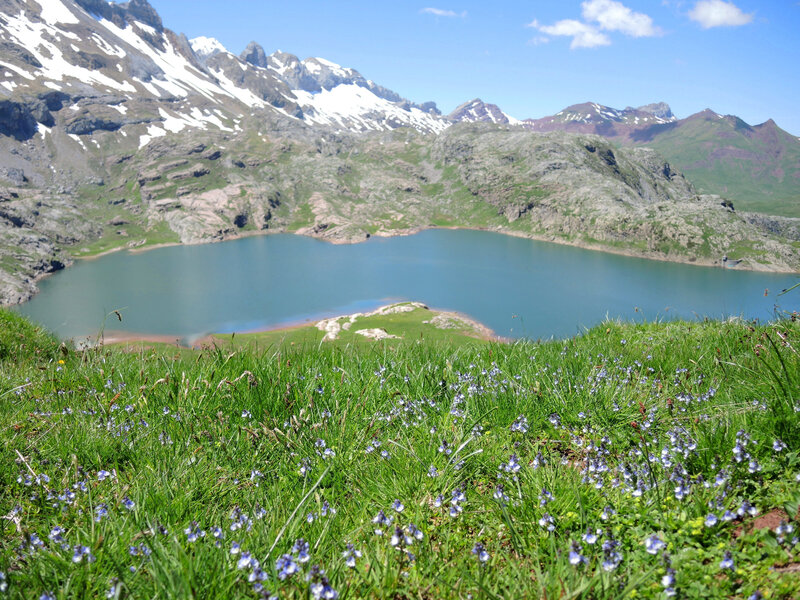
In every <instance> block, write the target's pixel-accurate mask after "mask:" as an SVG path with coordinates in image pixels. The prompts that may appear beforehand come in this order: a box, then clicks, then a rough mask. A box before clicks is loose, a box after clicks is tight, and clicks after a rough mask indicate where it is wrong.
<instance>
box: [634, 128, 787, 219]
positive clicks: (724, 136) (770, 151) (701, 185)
mask: <svg viewBox="0 0 800 600" xmlns="http://www.w3.org/2000/svg"><path fill="white" fill-rule="evenodd" d="M660 128H661V132H660V133H657V134H656V135H655V136H654V137H653V138H652V139H651V140H644V143H645V144H646V145H647V146H650V147H652V148H655V149H656V150H658V151H659V152H660V153H661V154H662V155H663V156H664V157H665V158H667V160H669V161H670V162H671V163H672V164H673V165H674V166H675V167H677V168H678V169H680V170H681V171H682V172H683V173H684V174H685V175H686V177H687V178H688V179H689V180H690V181H691V182H692V183H693V184H694V185H695V187H697V190H698V191H699V192H701V193H706V194H719V195H721V196H724V197H726V198H729V199H731V200H733V202H734V205H735V206H736V208H737V209H740V210H748V211H756V212H763V213H767V214H772V215H782V216H786V217H800V142H798V140H797V138H795V137H794V136H792V135H790V134H788V133H787V132H785V131H783V130H782V129H780V128H779V127H777V126H776V125H775V124H774V123H773V122H771V121H768V122H767V123H764V124H762V125H757V126H755V127H751V126H749V125H747V124H746V123H744V122H743V121H742V120H741V119H737V118H736V117H719V116H717V115H714V114H713V113H700V114H698V115H694V116H693V117H690V118H688V119H686V120H684V121H681V122H680V124H679V126H677V127H674V128H671V127H667V126H660Z"/></svg>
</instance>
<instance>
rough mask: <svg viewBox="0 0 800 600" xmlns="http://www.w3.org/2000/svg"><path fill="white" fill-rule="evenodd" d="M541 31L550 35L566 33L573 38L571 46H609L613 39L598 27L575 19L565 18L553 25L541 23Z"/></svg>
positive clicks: (573, 47) (539, 27)
mask: <svg viewBox="0 0 800 600" xmlns="http://www.w3.org/2000/svg"><path fill="white" fill-rule="evenodd" d="M538 29H539V31H541V32H542V33H546V34H548V35H564V36H569V37H571V38H572V43H571V44H570V45H569V47H570V48H572V49H575V48H596V47H597V46H608V45H609V44H611V40H610V39H609V38H608V36H607V35H605V34H604V33H601V32H600V31H599V30H598V29H597V28H596V27H593V26H592V25H587V24H586V23H581V22H580V21H575V20H573V19H564V20H563V21H558V22H557V23H555V24H553V25H539V26H538Z"/></svg>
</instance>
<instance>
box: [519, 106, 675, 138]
mask: <svg viewBox="0 0 800 600" xmlns="http://www.w3.org/2000/svg"><path fill="white" fill-rule="evenodd" d="M676 121H677V118H676V117H675V115H673V114H672V110H671V109H670V107H669V105H667V104H666V103H664V102H658V103H655V104H648V105H646V106H640V107H639V108H632V107H630V106H629V107H627V108H625V109H622V110H619V109H616V108H611V107H609V106H603V105H602V104H597V103H596V102H585V103H583V104H574V105H572V106H569V107H567V108H565V109H564V110H562V111H560V112H558V113H556V114H555V115H552V116H549V117H542V118H541V119H525V120H524V121H523V122H522V123H523V125H524V126H525V127H527V128H528V129H532V130H534V131H571V132H573V133H597V134H599V135H603V136H606V137H621V138H627V137H630V136H631V135H632V134H633V133H634V132H636V131H638V130H640V129H643V128H646V127H652V126H653V125H664V124H667V123H675V122H676Z"/></svg>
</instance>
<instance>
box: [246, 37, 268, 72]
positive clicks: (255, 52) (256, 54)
mask: <svg viewBox="0 0 800 600" xmlns="http://www.w3.org/2000/svg"><path fill="white" fill-rule="evenodd" d="M239 58H241V59H242V60H243V61H245V62H248V63H250V64H251V65H254V66H256V67H261V68H262V69H266V68H267V66H268V64H267V54H266V52H264V48H262V47H261V46H260V45H259V44H258V43H256V42H250V43H249V44H247V48H245V49H244V52H242V53H241V54H240V55H239Z"/></svg>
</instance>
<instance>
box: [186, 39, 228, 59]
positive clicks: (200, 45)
mask: <svg viewBox="0 0 800 600" xmlns="http://www.w3.org/2000/svg"><path fill="white" fill-rule="evenodd" d="M189 45H190V46H191V47H192V50H194V53H195V54H197V55H198V56H200V57H203V58H204V57H206V56H211V55H212V54H216V53H217V52H227V51H228V50H227V49H226V48H225V46H223V45H222V44H221V43H220V41H219V40H218V39H216V38H211V37H206V36H204V35H201V36H199V37H196V38H192V39H191V40H189Z"/></svg>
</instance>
